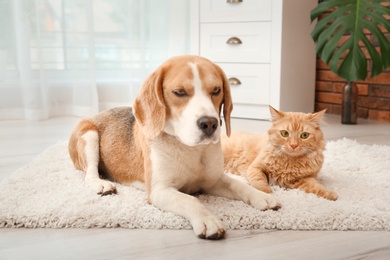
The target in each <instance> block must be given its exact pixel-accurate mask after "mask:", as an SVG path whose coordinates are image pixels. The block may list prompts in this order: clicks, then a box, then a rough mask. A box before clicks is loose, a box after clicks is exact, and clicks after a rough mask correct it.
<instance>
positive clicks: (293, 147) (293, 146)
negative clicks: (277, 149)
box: [290, 144, 298, 150]
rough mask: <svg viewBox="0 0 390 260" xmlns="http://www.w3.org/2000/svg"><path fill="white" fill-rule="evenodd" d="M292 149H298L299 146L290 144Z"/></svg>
mask: <svg viewBox="0 0 390 260" xmlns="http://www.w3.org/2000/svg"><path fill="white" fill-rule="evenodd" d="M290 146H291V148H292V149H293V150H294V149H295V148H297V147H298V144H290Z"/></svg>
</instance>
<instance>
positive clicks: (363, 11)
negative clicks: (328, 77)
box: [310, 0, 390, 81]
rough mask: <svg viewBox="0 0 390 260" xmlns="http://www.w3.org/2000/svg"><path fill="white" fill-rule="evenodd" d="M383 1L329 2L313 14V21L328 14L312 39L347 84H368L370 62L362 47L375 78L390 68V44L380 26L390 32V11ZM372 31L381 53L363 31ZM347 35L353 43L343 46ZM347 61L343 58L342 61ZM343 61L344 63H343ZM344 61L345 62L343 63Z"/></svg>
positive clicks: (348, 42)
mask: <svg viewBox="0 0 390 260" xmlns="http://www.w3.org/2000/svg"><path fill="white" fill-rule="evenodd" d="M382 2H385V1H383V0H325V1H323V2H321V3H320V4H318V6H317V7H316V8H314V9H313V10H312V12H311V16H310V18H311V21H312V22H313V21H314V20H316V19H317V20H318V17H319V16H320V15H321V14H323V13H325V12H327V13H328V14H327V15H326V16H325V17H324V18H322V19H321V20H319V21H317V23H316V25H315V27H314V28H313V31H312V33H311V36H312V38H313V40H314V42H315V43H316V52H317V54H318V56H319V57H320V59H321V60H323V61H324V62H325V63H326V64H329V65H330V68H331V70H332V71H333V72H334V73H336V74H337V75H338V76H339V77H342V78H344V79H345V80H347V81H354V80H364V79H366V77H367V71H368V70H367V58H366V57H365V55H364V53H363V51H362V49H361V46H359V43H360V44H361V45H363V47H364V48H366V49H367V53H368V55H369V56H370V59H371V60H372V62H371V64H372V65H371V68H370V69H371V77H375V76H377V75H379V74H380V73H382V71H383V70H385V69H387V68H388V67H390V43H389V41H388V40H387V38H386V37H385V35H384V33H383V32H381V30H380V29H379V27H378V26H379V25H380V26H382V27H383V28H385V30H386V31H387V32H390V21H388V20H386V18H385V17H384V16H385V15H390V8H389V7H386V6H383V5H381V3H382ZM364 29H366V30H368V31H370V33H371V34H372V36H373V37H374V38H375V40H376V42H377V43H378V45H379V50H380V51H379V52H378V51H377V50H376V48H375V46H374V45H373V43H372V41H370V39H369V38H367V37H366V35H365V34H364V33H363V30H364ZM343 35H349V39H348V40H347V41H345V42H344V43H343V44H342V45H339V43H340V40H341V38H342V36H343ZM342 57H343V58H342ZM341 58H342V60H340V59H341ZM339 61H341V62H339Z"/></svg>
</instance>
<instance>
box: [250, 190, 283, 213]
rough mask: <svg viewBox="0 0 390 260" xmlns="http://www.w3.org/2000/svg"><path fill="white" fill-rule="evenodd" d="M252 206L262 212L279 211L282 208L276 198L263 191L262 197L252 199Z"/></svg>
mask: <svg viewBox="0 0 390 260" xmlns="http://www.w3.org/2000/svg"><path fill="white" fill-rule="evenodd" d="M250 204H251V205H252V206H253V207H255V208H257V209H260V210H267V209H272V210H278V209H280V208H281V207H282V205H281V204H280V202H279V201H278V200H277V199H276V198H275V197H274V196H272V195H270V194H267V193H264V192H261V191H260V196H257V197H256V199H252V200H251V202H250Z"/></svg>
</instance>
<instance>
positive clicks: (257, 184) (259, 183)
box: [251, 181, 272, 193]
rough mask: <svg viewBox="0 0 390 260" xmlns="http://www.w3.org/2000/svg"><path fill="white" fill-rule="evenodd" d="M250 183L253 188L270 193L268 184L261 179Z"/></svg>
mask: <svg viewBox="0 0 390 260" xmlns="http://www.w3.org/2000/svg"><path fill="white" fill-rule="evenodd" d="M251 185H252V186H253V187H254V188H256V189H258V190H260V191H263V192H265V193H272V189H271V188H270V186H269V185H268V184H267V183H264V182H262V181H253V182H251Z"/></svg>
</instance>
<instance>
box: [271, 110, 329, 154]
mask: <svg viewBox="0 0 390 260" xmlns="http://www.w3.org/2000/svg"><path fill="white" fill-rule="evenodd" d="M269 109H270V113H271V117H272V125H271V127H270V129H269V130H268V134H269V141H270V142H271V144H272V145H273V146H274V147H277V148H279V152H281V153H284V154H288V155H290V156H301V155H305V154H309V153H311V152H313V151H322V150H323V149H324V147H325V140H324V135H323V133H322V131H321V128H320V124H321V122H322V120H323V116H324V114H325V111H326V109H325V110H322V111H320V112H317V113H313V114H310V113H309V114H305V113H300V112H281V111H278V110H276V109H275V108H273V107H271V106H270V107H269Z"/></svg>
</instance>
